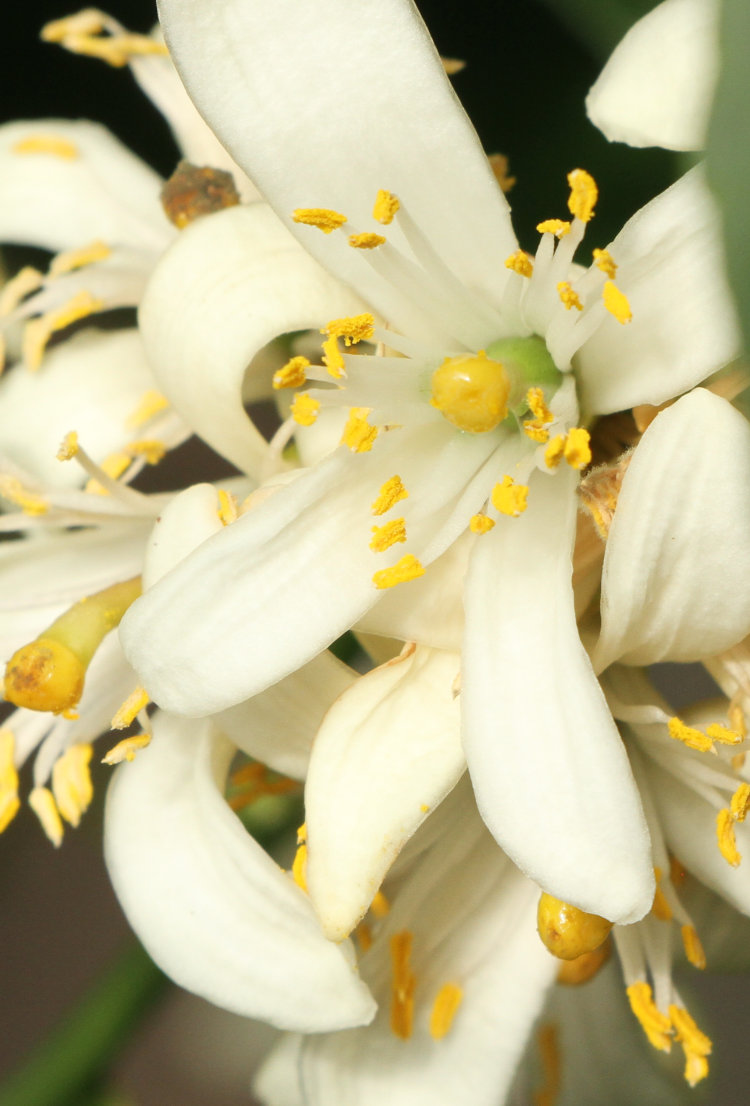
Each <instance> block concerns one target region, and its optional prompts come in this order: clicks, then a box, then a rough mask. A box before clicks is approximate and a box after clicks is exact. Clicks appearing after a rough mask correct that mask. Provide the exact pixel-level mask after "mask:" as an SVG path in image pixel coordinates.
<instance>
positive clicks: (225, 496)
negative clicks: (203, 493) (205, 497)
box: [216, 488, 239, 526]
mask: <svg viewBox="0 0 750 1106" xmlns="http://www.w3.org/2000/svg"><path fill="white" fill-rule="evenodd" d="M216 495H217V497H218V500H219V507H218V511H217V514H218V516H219V521H220V522H221V524H222V526H229V525H230V524H231V523H233V522H236V521H237V519H238V518H239V510H238V507H237V496H236V495H232V493H231V492H228V491H225V490H224V488H219V489H218V491H217V492H216Z"/></svg>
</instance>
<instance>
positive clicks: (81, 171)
mask: <svg viewBox="0 0 750 1106" xmlns="http://www.w3.org/2000/svg"><path fill="white" fill-rule="evenodd" d="M37 138H42V139H45V140H49V139H54V140H57V141H61V142H63V143H65V144H66V146H67V148H68V150H69V153H70V156H59V155H56V154H54V153H45V152H40V153H19V152H18V148H19V144H21V149H23V148H24V144H28V142H29V140H34V139H37ZM26 148H28V147H26ZM161 185H162V181H161V178H160V177H159V175H158V174H157V173H155V172H154V170H153V169H150V168H149V166H148V165H146V164H145V163H144V162H142V161H141V160H140V159H139V158H137V157H136V156H135V154H131V152H130V151H129V150H128V149H127V147H125V146H123V145H122V143H121V142H119V141H118V140H117V139H116V138H115V137H114V136H113V135H111V134H110V133H109V131H108V130H106V128H105V127H102V126H100V125H99V124H98V123H88V122H85V121H84V120H76V121H72V120H69V119H67V120H64V119H33V120H29V121H28V122H22V123H6V124H5V126H3V127H0V241H3V242H17V243H19V244H22V245H24V244H25V245H30V246H42V247H43V248H44V249H48V250H65V249H70V248H73V247H78V246H85V245H87V244H88V243H90V242H91V241H93V240H94V239H97V238H98V239H102V240H103V241H104V242H106V243H107V244H108V245H127V246H132V247H134V248H141V249H145V250H149V251H150V252H158V251H161V250H162V249H164V247H165V246H166V245H167V244H168V242H169V241H170V240H171V238H172V237H173V236H174V233H175V231H174V228H173V227H172V226H171V225H170V223H169V221H168V220H167V217H166V215H165V214H164V212H163V211H162V207H161V203H160V202H159V193H160V191H161Z"/></svg>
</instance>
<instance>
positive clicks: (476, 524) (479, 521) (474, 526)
mask: <svg viewBox="0 0 750 1106" xmlns="http://www.w3.org/2000/svg"><path fill="white" fill-rule="evenodd" d="M494 525H495V520H494V519H492V518H490V517H489V515H472V516H471V519H470V520H469V529H470V530H471V532H472V534H487V533H489V531H490V530H491V529H492V527H493V526H494Z"/></svg>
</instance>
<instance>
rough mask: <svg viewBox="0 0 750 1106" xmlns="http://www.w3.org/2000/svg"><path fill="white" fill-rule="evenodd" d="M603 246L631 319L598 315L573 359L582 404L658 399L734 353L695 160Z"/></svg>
mask: <svg viewBox="0 0 750 1106" xmlns="http://www.w3.org/2000/svg"><path fill="white" fill-rule="evenodd" d="M608 249H609V251H610V252H611V254H612V256H613V257H614V259H615V261H616V262H617V263H618V265H619V268H618V271H617V286H618V287H619V288H621V290H622V291H623V292H624V293H625V294H626V295H627V297H628V300H629V302H630V306H631V309H632V312H633V320H632V322H630V323H628V324H625V325H622V324H621V323H619V322H617V321H616V320H615V319H614V318H613V317H611V316H609V315H606V316H605V318H604V321H603V322H602V324H601V325H600V326H599V328H598V329H597V331H596V333H595V334H594V335H593V337H592V338H590V339H589V340H588V341H587V342H585V343H584V345H583V346H582V347H581V349H580V350H579V352H578V354H577V356H576V358H574V364H575V368H576V373H577V376H578V379H579V381H580V384H581V390H582V396H581V401H582V405H583V407H584V408H586V409H588V410H589V411H596V412H598V413H600V414H604V413H607V412H610V411H620V410H624V409H625V408H626V407H632V406H633V405H634V404H637V403H654V404H659V403H662V402H663V401H664V400H666V399H671V398H672V397H674V396H676V395H679V394H680V392H684V391H686V390H687V389H688V388H692V387H693V386H694V385H695V384H698V383H700V381H701V380H704V379H705V378H706V377H707V376H709V375H710V373H712V372H715V371H716V370H717V369H720V368H722V367H723V366H724V365H726V364H727V363H728V362H729V361H731V360H732V359H733V358H734V357H735V356H736V355H737V352H738V350H739V345H740V343H739V330H738V326H737V320H736V316H735V313H734V308H733V306H732V296H731V293H730V291H729V286H728V284H727V278H726V275H725V263H724V255H723V249H722V246H721V231H720V226H719V217H718V213H717V210H716V205H715V203H714V200H713V198H712V196H711V193H710V192H709V190H708V187H707V185H706V183H705V179H704V176H703V172H702V170H701V168H700V167H696V168H695V169H692V170H691V171H690V172H689V173H686V174H685V176H683V177H681V178H680V180H678V181H677V182H676V183H675V184H673V185H672V186H671V188H668V189H667V190H666V192H662V193H661V195H660V196H657V197H656V199H654V200H652V201H651V202H650V203H649V204H646V206H645V207H643V208H641V210H640V211H638V212H637V213H636V214H635V215H634V216H633V217H632V219H630V220H629V221H628V222H627V223H626V224H625V226H624V227H623V229H622V231H621V232H620V233H619V234H618V236H617V238H615V240H614V242H612V243H611V244H610V245H609V247H608Z"/></svg>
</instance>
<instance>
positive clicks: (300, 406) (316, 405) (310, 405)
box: [291, 392, 320, 426]
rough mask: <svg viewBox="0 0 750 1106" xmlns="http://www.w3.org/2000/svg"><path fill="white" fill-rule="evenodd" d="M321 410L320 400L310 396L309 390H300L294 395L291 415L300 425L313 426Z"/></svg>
mask: <svg viewBox="0 0 750 1106" xmlns="http://www.w3.org/2000/svg"><path fill="white" fill-rule="evenodd" d="M319 412H320V400H319V399H314V397H313V396H309V395H308V394H307V392H300V394H299V395H297V396H295V397H294V403H293V404H292V406H291V415H292V418H293V419H294V421H295V422H296V423H297V424H298V425H299V426H312V424H313V423H314V422H315V420H316V419H317V417H318V413H319Z"/></svg>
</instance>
